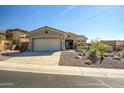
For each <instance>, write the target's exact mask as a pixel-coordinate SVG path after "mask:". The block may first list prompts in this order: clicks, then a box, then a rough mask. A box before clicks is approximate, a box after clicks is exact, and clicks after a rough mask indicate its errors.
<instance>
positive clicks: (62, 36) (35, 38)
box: [28, 26, 87, 51]
mask: <svg viewBox="0 0 124 93" xmlns="http://www.w3.org/2000/svg"><path fill="white" fill-rule="evenodd" d="M86 41H87V37H85V36H84V35H77V34H74V33H71V32H64V31H62V30H59V29H55V28H52V27H48V26H44V27H41V28H39V29H36V30H33V31H31V32H29V46H28V50H33V51H58V50H66V49H74V48H75V43H76V42H82V46H83V45H84V46H85V45H86V44H87V43H86Z"/></svg>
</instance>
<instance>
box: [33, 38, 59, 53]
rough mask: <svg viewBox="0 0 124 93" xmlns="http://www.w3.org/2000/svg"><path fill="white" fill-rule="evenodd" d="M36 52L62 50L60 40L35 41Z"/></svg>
mask: <svg viewBox="0 0 124 93" xmlns="http://www.w3.org/2000/svg"><path fill="white" fill-rule="evenodd" d="M34 50H35V51H56V50H60V39H34Z"/></svg>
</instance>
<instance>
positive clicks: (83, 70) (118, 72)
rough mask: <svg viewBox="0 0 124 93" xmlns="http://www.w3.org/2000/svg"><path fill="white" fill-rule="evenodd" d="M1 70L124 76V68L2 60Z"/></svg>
mask: <svg viewBox="0 0 124 93" xmlns="http://www.w3.org/2000/svg"><path fill="white" fill-rule="evenodd" d="M0 70H8V71H20V72H33V73H47V74H59V75H77V76H94V77H110V78H124V70H123V69H103V68H88V67H70V66H57V65H37V64H35V65H34V64H24V63H21V64H20V63H12V62H11V63H8V62H0Z"/></svg>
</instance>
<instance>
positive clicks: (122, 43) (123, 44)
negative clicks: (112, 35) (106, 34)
mask: <svg viewBox="0 0 124 93" xmlns="http://www.w3.org/2000/svg"><path fill="white" fill-rule="evenodd" d="M101 42H104V43H105V44H107V45H108V46H112V47H113V49H114V50H122V49H123V48H124V40H101Z"/></svg>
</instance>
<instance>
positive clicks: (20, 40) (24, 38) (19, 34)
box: [7, 28, 29, 47]
mask: <svg viewBox="0 0 124 93" xmlns="http://www.w3.org/2000/svg"><path fill="white" fill-rule="evenodd" d="M7 33H8V34H9V35H8V36H7V38H8V39H9V40H13V41H14V42H13V43H15V44H17V45H18V46H19V47H28V42H29V39H28V33H29V32H28V31H25V30H23V29H19V28H15V29H8V30H7Z"/></svg>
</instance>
